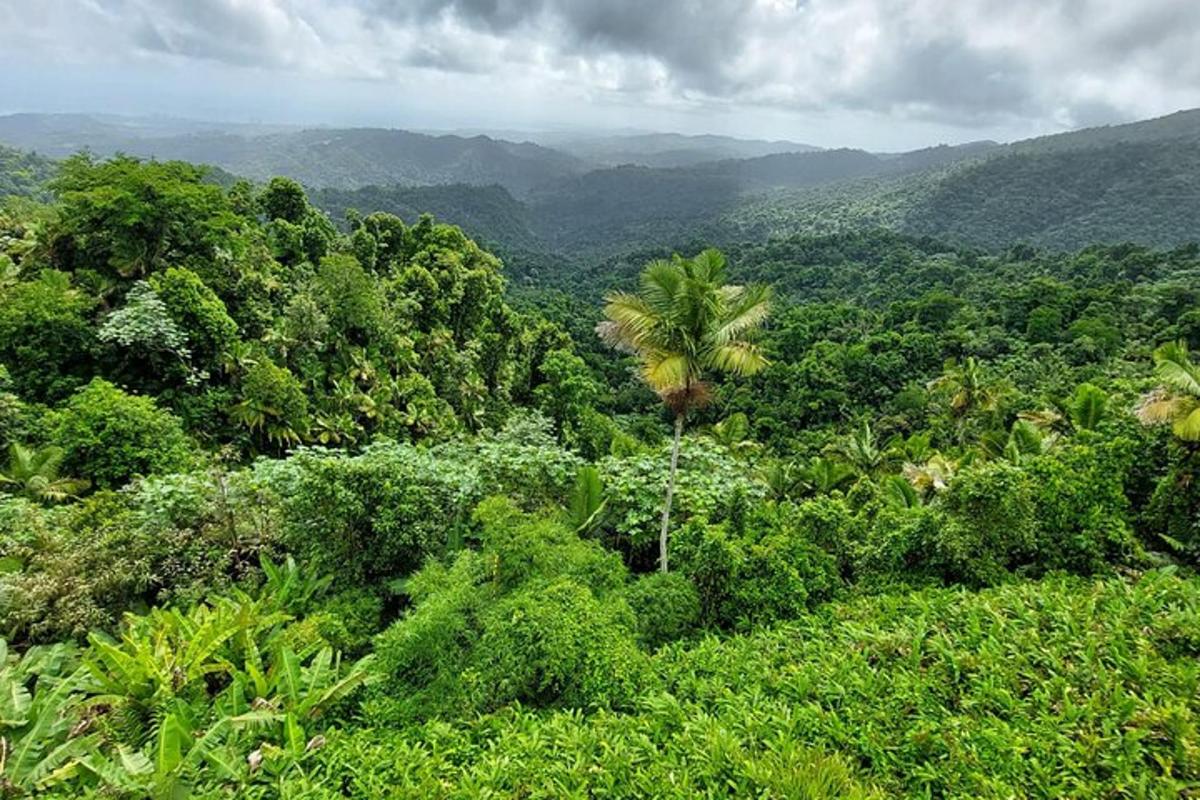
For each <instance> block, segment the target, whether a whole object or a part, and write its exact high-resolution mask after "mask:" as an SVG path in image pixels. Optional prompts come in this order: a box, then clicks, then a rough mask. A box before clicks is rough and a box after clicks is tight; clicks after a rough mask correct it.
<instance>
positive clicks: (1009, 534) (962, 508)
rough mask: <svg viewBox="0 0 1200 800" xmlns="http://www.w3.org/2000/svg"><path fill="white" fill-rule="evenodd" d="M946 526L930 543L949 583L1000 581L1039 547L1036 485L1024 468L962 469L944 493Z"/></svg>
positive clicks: (1002, 465)
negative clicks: (1035, 498) (1034, 493)
mask: <svg viewBox="0 0 1200 800" xmlns="http://www.w3.org/2000/svg"><path fill="white" fill-rule="evenodd" d="M941 508H942V510H943V511H944V513H945V521H946V523H945V526H944V527H943V528H942V530H941V531H940V532H939V534H938V535H937V537H936V538H935V539H934V540H933V541H931V542H928V543H927V546H928V548H929V551H928V556H927V557H928V559H929V563H930V565H931V566H932V568H933V569H934V570H935V572H937V573H938V574H940V575H941V576H942V578H943V579H944V580H946V581H948V582H952V583H955V582H961V583H965V584H967V585H969V586H987V585H990V584H994V583H999V582H1000V581H1002V580H1003V579H1004V578H1005V577H1006V576H1007V574H1008V572H1009V571H1010V570H1012V569H1013V568H1015V567H1017V566H1018V565H1020V564H1022V563H1027V562H1028V561H1029V559H1030V558H1031V556H1032V555H1033V553H1034V551H1035V547H1036V537H1037V522H1036V519H1035V514H1036V506H1035V504H1034V498H1033V486H1032V481H1031V480H1030V477H1029V476H1028V475H1027V474H1026V473H1025V472H1023V471H1022V470H1021V469H1020V468H1019V467H1016V466H1014V465H1012V464H1008V463H1005V462H993V463H986V464H977V465H973V466H971V467H968V468H967V469H964V470H963V471H962V472H960V473H958V475H957V476H956V477H955V479H954V481H953V482H952V483H951V484H950V488H949V489H947V490H946V492H945V493H944V494H943V495H942V496H941Z"/></svg>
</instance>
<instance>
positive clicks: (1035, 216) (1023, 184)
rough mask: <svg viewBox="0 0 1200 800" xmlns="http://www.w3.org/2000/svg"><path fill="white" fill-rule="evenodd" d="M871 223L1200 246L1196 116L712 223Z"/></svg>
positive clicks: (806, 228) (768, 230) (1049, 241)
mask: <svg viewBox="0 0 1200 800" xmlns="http://www.w3.org/2000/svg"><path fill="white" fill-rule="evenodd" d="M915 156H916V154H915V153H909V154H903V155H900V156H898V158H900V159H907V160H909V161H910V162H913V163H915V161H916V160H917V159H915ZM872 226H881V227H886V228H890V229H892V230H897V231H901V232H904V233H911V234H918V235H931V236H937V237H940V238H943V239H945V240H947V241H951V242H954V243H957V244H962V245H968V246H974V247H982V248H986V249H989V250H996V249H1001V248H1004V247H1007V246H1009V245H1011V244H1013V243H1015V242H1024V243H1028V244H1033V245H1037V246H1042V247H1046V248H1050V249H1056V250H1069V249H1074V248H1078V247H1081V246H1084V245H1087V244H1092V243H1099V242H1108V243H1115V242H1122V241H1132V242H1137V243H1139V244H1144V245H1153V246H1160V247H1170V246H1174V245H1178V244H1182V243H1185V242H1191V241H1197V240H1200V110H1197V111H1186V112H1180V113H1177V114H1172V115H1170V116H1167V117H1161V118H1158V119H1153V120H1147V121H1145V122H1138V123H1131V124H1128V125H1118V126H1110V127H1103V128H1092V129H1086V130H1082V131H1074V132H1071V133H1064V134H1058V135H1054V136H1045V137H1039V138H1036V139H1029V140H1025V141H1021V142H1015V143H1013V144H1009V145H1004V146H983V147H981V148H979V149H978V150H977V151H976V153H975V155H974V156H973V157H968V158H963V159H959V160H957V161H954V160H946V159H942V161H941V163H939V164H932V165H931V166H930V167H929V168H928V169H924V170H914V171H912V172H909V173H903V172H900V173H898V174H896V175H890V176H889V175H878V176H872V177H870V178H868V179H865V180H851V181H846V182H841V183H838V184H834V185H827V186H823V187H820V188H817V189H811V190H800V191H792V192H787V191H780V192H774V193H771V192H767V193H761V194H759V195H757V196H755V197H751V198H746V199H745V200H744V202H742V203H740V204H738V205H737V206H736V207H734V208H733V209H732V210H731V211H728V212H726V214H725V215H724V218H723V219H722V221H721V223H720V224H719V225H718V226H717V227H718V228H720V229H722V230H727V231H728V232H729V233H728V235H729V236H730V237H731V238H736V237H742V238H753V239H761V238H765V237H768V236H786V235H789V234H793V233H822V234H824V233H835V232H839V231H847V230H856V229H862V228H864V227H872Z"/></svg>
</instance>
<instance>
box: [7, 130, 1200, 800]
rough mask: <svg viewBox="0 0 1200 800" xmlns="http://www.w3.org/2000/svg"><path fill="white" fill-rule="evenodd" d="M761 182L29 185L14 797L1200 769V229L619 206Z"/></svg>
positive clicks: (871, 782) (21, 206) (11, 634)
mask: <svg viewBox="0 0 1200 800" xmlns="http://www.w3.org/2000/svg"><path fill="white" fill-rule="evenodd" d="M1109 147H1112V148H1134V149H1136V148H1142V147H1151V148H1153V147H1154V145H1146V144H1144V143H1142V144H1130V145H1111V146H1109V145H1106V146H1105V147H1104V148H1102V149H1103V150H1107V149H1108V148H1109ZM818 155H822V154H818ZM1077 155H1078V154H1077V153H1076V152H1074V151H1071V152H1069V153H1064V154H1062V157H1064V158H1073V157H1076V156H1077ZM804 157H806V156H797V157H796V158H804ZM845 157H847V154H845V153H842V154H837V153H834V154H832V156H831V158H833V159H841V158H845ZM850 157H851V158H854V159H858V158H859V156H857V155H854V156H850ZM1048 157H1050V155H1048V154H1035V155H1029V156H1024V155H1012V154H1010V155H1005V156H1001V157H999V158H997V159H988V160H984V161H981V162H979V164H978V165H977V166H975V165H973V166H966V165H952V166H949V167H946V166H941V167H938V169H939V170H945V175H946V177H945V179H944V180H945V184H944V185H948V186H955V185H958V186H965V185H966V184H963V183H958V184H955V183H953V182H952V181H960V182H961V181H963V180H966V177H965V176H969V175H972V174H993V175H995V179H996V180H997V181H998V182H1003V181H1004V180H1005V178H1004V176H1006V175H1011V176H1013V177H1012V178H1011V182H1012V184H1013V185H1017V184H1019V183H1020V182H1021V180H1020V178H1019V176H1020V174H1021V173H1020V171H1019V170H1017V169H1016V168H1015V167H1014V166H1013V163H1018V164H1033V163H1039V164H1041V167H1039V168H1038V172H1041V171H1043V170H1044V169H1049V168H1050V167H1049V166H1048V165H1047V163H1046V162H1039V161H1037V159H1042V158H1048ZM1058 157H1059V156H1057V155H1055V156H1054V158H1058ZM769 158H775V157H774V156H770V157H769ZM787 158H788V159H790V158H792V157H790V156H789V157H787ZM871 158H878V157H875V156H871ZM933 158H934V160H937V158H936V157H933ZM1146 158H1149V156H1146ZM1010 159H1032V160H1021V161H1019V162H1012V161H1010ZM3 163H4V164H5V165H6V169H10V168H13V165H15V169H14V172H13V173H12V174H25V172H26V171H27V170H29V169H34V172H33V173H31V174H33V175H36V174H37V170H38V169H42V168H44V167H45V166H46V165H45V164H44V162H41V161H40V160H37V159H33V160H32V161H30V160H28V159H25V158H24V157H14V158H12V159H8V160H6V161H4V162H3ZM821 163H830V162H829V161H824V162H821ZM1054 163H1058V162H1054ZM1164 168H1165V167H1164ZM726 169H728V168H727V167H723V166H710V168H709V169H708V171H707V172H706V171H704V170H696V171H686V170H683V171H672V172H671V173H670V174H671V175H673V176H675V177H676V178H678V181H677V182H671V181H665V182H664V181H659V180H655V175H657V174H658V173H657V172H656V171H655V170H652V169H650V168H645V167H625V168H620V169H616V170H609V171H604V172H597V173H592V174H591V175H590V176H584V177H583V178H580V179H578V180H577V181H576V182H572V183H571V184H569V185H573V186H575V187H576V191H577V204H576V205H568V204H566V197H567V196H566V195H562V197H563V198H564V199H563V207H561V208H558V209H555V213H557V214H559V217H557V219H558V220H559V221H558V222H557V223H556V227H555V228H553V229H551V230H552V231H557V233H556V234H555V235H558V236H560V237H561V240H560V242H559V244H560V246H564V247H565V246H567V245H568V243H569V242H572V241H576V239H575V238H573V237H579V238H578V240H579V241H589V242H597V243H599V242H603V241H605V237H609V236H622V237H624V236H628V235H630V234H629V232H630V231H641V232H642V233H643V234H644V235H645V236H646V237H647V238H645V239H639V240H631V241H628V242H626V243H625V246H624V247H623V248H622V252H623V254H621V255H616V256H612V257H610V258H607V259H599V258H595V257H586V258H585V257H581V258H578V259H577V260H574V261H571V262H566V263H559V262H555V261H554V260H553V259H547V260H545V261H541V262H538V263H537V268H536V269H531V270H528V271H526V272H520V270H519V269H516V268H514V267H511V266H510V267H509V268H508V269H507V270H506V269H505V266H504V265H503V264H502V262H501V260H500V259H499V258H498V257H497V256H496V255H494V254H492V253H491V252H489V251H488V250H487V249H485V248H484V247H481V246H480V245H479V244H478V243H476V242H475V241H473V240H472V238H471V237H469V236H467V235H466V234H465V233H464V232H463V231H462V230H461V229H460V228H459V227H457V226H456V225H453V224H450V223H451V222H453V221H455V219H454V217H453V216H452V214H453V213H457V210H459V209H465V210H467V211H469V214H464V222H468V221H469V223H470V224H472V225H475V226H478V227H479V228H485V227H488V228H492V229H494V230H497V231H505V232H506V233H504V234H503V235H505V236H507V237H508V238H507V239H502V238H500V237H501V234H500V233H497V235H496V238H495V239H494V240H491V241H496V242H497V243H498V244H501V245H502V248H513V249H514V250H515V249H517V248H521V247H531V246H533V244H535V243H537V242H544V241H545V240H546V236H547V230H546V229H540V228H539V227H538V226H539V225H540V224H544V223H541V222H539V221H538V220H537V219H536V218H530V217H528V216H526V212H527V211H528V209H529V208H530V207H527V206H523V205H521V204H520V203H518V202H517V201H516V200H514V199H513V197H512V195H511V194H509V193H508V192H506V191H505V190H504V189H502V188H500V187H493V188H491V189H490V190H488V191H486V192H483V191H479V190H477V189H475V188H471V187H464V186H449V187H421V188H415V189H414V188H395V187H392V188H374V187H367V188H363V189H360V190H357V191H334V190H328V191H322V192H314V193H312V194H309V193H307V192H306V191H305V190H304V189H303V187H302V186H301V185H300V184H298V183H297V182H296V181H294V180H291V179H288V178H274V179H271V180H268V181H264V182H262V183H260V184H253V183H250V182H248V181H245V180H235V181H232V182H230V181H229V180H227V179H226V178H225V177H223V176H221V175H219V174H214V173H212V172H211V171H209V170H207V169H205V168H203V167H199V166H195V165H192V164H188V163H182V162H172V161H159V162H153V161H140V160H138V159H135V158H131V157H118V158H113V159H103V158H97V157H93V156H87V155H80V156H75V157H71V158H68V159H66V160H65V161H64V162H62V163H61V165H60V166H59V169H58V171H57V172H56V174H55V177H54V178H53V179H52V180H51V181H50V183H49V184H48V185H47V186H46V187H45V190H46V191H47V192H49V194H47V195H46V196H44V197H43V198H41V199H39V198H38V197H37V192H33V194H34V195H35V196H34V197H33V198H30V197H22V198H9V199H6V200H4V201H2V202H0V447H2V448H3V458H2V459H0V793H2V794H4V795H5V796H13V797H61V798H67V797H72V798H76V797H96V798H111V797H116V798H154V799H155V800H158V799H159V798H172V799H173V800H174V799H175V798H189V797H190V798H213V799H214V800H215V798H224V797H239V798H241V797H247V798H258V797H261V798H273V797H312V798H335V797H364V798H366V797H379V796H385V795H386V796H394V797H411V798H428V797H447V798H450V797H476V796H496V797H545V798H551V797H554V798H557V797H564V796H596V797H646V798H649V797H679V798H690V797H696V796H712V797H723V796H738V797H742V796H762V797H779V798H784V797H787V798H791V797H809V798H844V797H863V798H876V797H878V798H882V797H912V798H928V797H1018V796H1019V797H1047V798H1049V797H1096V798H1100V797H1115V796H1136V797H1164V798H1165V797H1180V796H1186V795H1187V794H1188V793H1189V792H1194V791H1196V790H1197V788H1198V787H1200V755H1198V754H1200V734H1198V733H1197V731H1198V729H1200V728H1198V726H1200V671H1198V670H1197V668H1196V658H1197V656H1198V655H1200V636H1198V635H1197V631H1200V579H1198V578H1197V577H1196V576H1195V568H1196V566H1197V565H1198V564H1200V480H1198V479H1197V469H1198V468H1200V365H1198V364H1197V361H1196V357H1195V355H1194V353H1195V350H1196V348H1198V347H1200V248H1198V247H1197V246H1196V245H1183V246H1179V247H1174V248H1171V249H1165V248H1153V247H1147V246H1143V245H1138V244H1132V243H1126V244H1111V245H1110V244H1102V243H1097V244H1093V245H1089V246H1086V247H1082V248H1080V249H1078V250H1075V251H1072V252H1067V253H1060V252H1052V251H1047V250H1038V249H1035V248H1032V247H1029V246H1026V245H1022V244H1019V243H1016V242H1013V243H1008V244H1006V245H1005V246H1003V247H999V246H997V247H995V248H994V249H993V251H992V252H987V251H984V250H980V249H974V248H969V247H964V246H962V245H960V244H956V243H953V242H948V241H945V240H943V239H940V238H936V237H924V236H921V237H917V236H912V235H908V234H904V233H898V232H894V231H885V230H879V229H875V230H871V231H867V232H863V231H855V232H841V233H835V234H830V235H823V236H812V235H791V236H785V237H780V238H776V239H773V240H770V241H767V240H757V241H755V240H746V241H743V242H739V243H732V244H731V246H729V247H728V248H726V251H725V252H724V253H722V252H720V251H717V250H714V249H710V248H709V249H706V248H704V247H703V246H702V244H700V243H699V242H698V243H696V244H695V245H694V246H688V247H687V248H684V249H682V250H681V253H680V254H677V255H675V256H673V257H671V256H670V255H669V254H670V249H671V248H672V247H673V245H674V244H675V242H672V241H667V240H665V239H663V240H660V241H652V240H651V239H650V238H649V237H651V236H654V235H656V231H657V229H656V228H654V227H653V225H652V224H651V220H639V219H638V218H637V216H636V215H635V214H632V213H630V212H629V211H628V210H627V209H626V208H621V207H618V206H616V205H613V206H611V207H609V206H606V205H604V204H606V203H609V202H610V198H611V197H612V196H613V195H612V194H610V193H608V192H606V191H604V186H605V181H606V180H609V179H610V178H611V177H612V176H613V175H617V176H619V177H617V178H612V179H613V180H614V181H615V182H617V183H619V184H621V185H628V182H633V183H634V184H635V185H638V186H640V187H642V188H643V189H644V191H645V192H646V193H647V194H648V195H649V197H650V200H652V201H653V202H654V203H656V204H658V206H660V207H661V215H662V216H660V217H659V219H666V220H675V221H677V222H679V223H680V225H681V226H682V223H683V221H685V220H687V219H691V218H693V217H692V215H694V216H695V218H697V219H703V218H704V214H710V213H711V214H715V215H716V216H713V217H710V218H712V219H723V218H725V216H724V215H728V214H730V213H732V212H731V211H729V210H728V209H726V208H724V207H721V206H720V204H719V203H718V202H717V201H715V200H714V198H713V197H711V196H709V195H707V194H705V193H704V192H702V191H699V190H702V189H703V188H704V187H705V186H706V185H715V184H719V183H720V182H721V181H728V180H735V181H736V180H740V178H738V177H737V175H734V174H732V173H729V172H723V170H726ZM737 169H739V170H740V169H743V167H738V168H737ZM975 170H994V172H993V173H977V172H974V171H975ZM1114 171H1116V170H1115V169H1109V170H1106V171H1105V174H1104V175H1103V176H1100V175H1097V176H1094V180H1100V179H1101V178H1103V179H1106V180H1107V179H1109V178H1111V177H1114V176H1113V174H1112V173H1113V172H1114ZM1116 172H1117V175H1116V176H1115V177H1116V178H1117V179H1120V173H1119V171H1116ZM0 174H5V173H0ZM764 174H765V173H764ZM808 174H809V175H811V174H812V173H808ZM939 174H941V173H939ZM802 179H804V180H807V179H808V178H802ZM892 179H895V180H898V181H903V180H906V178H904V177H902V176H901V177H897V176H892V178H886V177H879V176H874V177H869V178H865V179H863V180H865V181H867V182H869V184H870V185H871V186H874V187H879V186H882V185H887V181H888V180H892ZM1064 180H1065V179H1064ZM1081 180H1082V177H1081ZM706 182H710V183H706ZM711 182H715V183H711ZM9 185H15V186H16V187H17V190H18V191H19V192H22V193H26V194H28V193H29V192H28V191H27V190H28V187H29V182H28V181H26V182H23V183H19V184H17V183H12V182H11V179H10V184H9ZM33 185H35V186H37V185H40V183H39V182H38V181H36V180H35V181H33ZM564 185H567V184H564ZM826 188H828V187H826ZM938 191H939V188H938V186H931V187H930V188H929V194H928V197H937V196H938V194H937V192H938ZM959 191H961V192H967V189H965V188H964V189H960V190H959ZM1064 191H1065V188H1064ZM655 192H657V194H655ZM1119 196H1121V197H1128V195H1119ZM964 197H967V198H970V197H973V195H971V194H969V192H968V193H966V194H965V195H964ZM1160 200H1162V201H1163V202H1165V193H1164V194H1163V195H1161V196H1160ZM317 201H319V203H320V204H321V205H326V206H328V207H330V208H333V209H336V211H337V212H338V214H339V217H340V219H339V220H337V221H336V222H335V220H334V219H332V218H331V217H330V216H329V215H327V214H326V213H325V212H324V211H323V210H321V208H320V205H318V202H317ZM538 202H543V201H538ZM964 202H965V201H964ZM706 204H712V207H711V208H710V207H709V206H708V205H706ZM596 205H601V206H604V207H605V208H607V209H608V211H607V213H608V214H609V215H610V216H611V217H612V218H613V219H614V220H615V222H613V223H612V224H613V225H614V227H613V228H612V230H611V231H608V230H606V229H605V227H604V226H603V224H601V223H600V222H599V220H597V221H596V222H594V223H593V224H592V225H591V227H578V226H581V225H582V223H579V222H577V220H581V219H583V218H584V217H586V215H587V214H588V208H590V207H593V206H596ZM948 205H949V206H953V205H954V204H948ZM380 207H387V208H389V209H395V210H396V211H398V212H400V213H401V214H402V216H403V218H402V216H397V215H395V214H392V213H386V212H384V211H381V210H380ZM438 208H442V209H445V213H446V216H447V217H448V219H447V220H441V219H434V218H432V217H430V216H428V215H422V214H421V213H420V212H422V211H427V210H430V209H435V210H436V209H438ZM680 208H682V209H684V211H683V212H680V211H679V209H680ZM705 209H708V210H707V211H706V210H705ZM956 211H959V209H956ZM702 212H703V213H702ZM546 213H549V211H548V210H547V212H546ZM947 213H949V212H947ZM961 213H963V214H966V210H961ZM1014 213H1016V212H1015V210H1014ZM672 215H675V216H672ZM984 217H985V215H984V214H982V213H980V214H978V215H977V216H974V217H969V218H970V219H974V220H976V221H978V222H979V223H980V224H982V223H983V222H984V221H985V220H984ZM967 219H968V217H967V216H964V217H962V220H963V221H962V222H961V223H960V226H966V225H967V224H968V223H967V221H966V220H967ZM643 223H645V224H644V225H643ZM1181 224H1182V223H1181ZM965 229H966V228H965V227H960V228H958V230H965ZM664 230H665V227H664ZM686 235H694V236H697V237H699V236H706V235H707V234H706V233H705V229H704V228H703V227H693V228H689V229H688V230H687V231H684V230H677V231H675V236H677V237H683V236H686ZM714 235H716V234H715V233H714ZM597 246H598V245H597ZM655 254H662V255H665V256H667V257H666V258H663V259H655V258H654V255H655ZM506 271H507V272H508V274H510V275H514V274H515V275H518V276H519V279H518V280H514V281H513V282H512V284H510V282H509V280H508V279H507V278H506V274H505V273H506Z"/></svg>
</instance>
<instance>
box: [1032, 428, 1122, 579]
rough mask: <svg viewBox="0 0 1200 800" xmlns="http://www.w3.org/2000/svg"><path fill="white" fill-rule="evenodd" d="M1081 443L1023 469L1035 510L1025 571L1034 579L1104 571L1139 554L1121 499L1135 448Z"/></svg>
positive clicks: (1094, 440) (1118, 441) (1118, 442)
mask: <svg viewBox="0 0 1200 800" xmlns="http://www.w3.org/2000/svg"><path fill="white" fill-rule="evenodd" d="M1081 438H1082V439H1083V441H1080V442H1076V443H1072V444H1070V445H1068V446H1065V447H1060V448H1058V449H1057V450H1055V451H1053V452H1052V453H1051V454H1048V455H1043V456H1038V457H1036V458H1033V459H1030V460H1029V462H1028V463H1027V464H1026V465H1025V469H1026V472H1027V473H1028V474H1029V476H1030V478H1031V482H1032V487H1033V499H1034V504H1035V507H1036V520H1037V527H1036V543H1035V550H1036V552H1035V553H1034V555H1033V559H1032V562H1031V563H1030V564H1029V566H1028V568H1027V569H1028V571H1030V572H1032V573H1034V574H1042V573H1045V572H1047V571H1050V570H1067V571H1069V572H1075V573H1078V574H1081V575H1089V574H1093V573H1097V572H1104V571H1106V570H1108V569H1110V565H1111V564H1113V563H1119V562H1122V561H1128V560H1129V559H1130V558H1131V557H1132V556H1133V555H1134V554H1135V553H1136V552H1137V546H1136V543H1135V541H1134V538H1133V530H1132V528H1131V527H1130V522H1129V519H1130V509H1129V500H1128V499H1127V498H1126V495H1125V482H1126V477H1127V475H1128V474H1129V469H1130V466H1131V463H1132V456H1133V446H1132V445H1133V443H1132V442H1131V441H1130V440H1128V439H1124V438H1120V437H1118V438H1112V439H1101V438H1099V437H1096V436H1092V435H1087V436H1082V437H1081Z"/></svg>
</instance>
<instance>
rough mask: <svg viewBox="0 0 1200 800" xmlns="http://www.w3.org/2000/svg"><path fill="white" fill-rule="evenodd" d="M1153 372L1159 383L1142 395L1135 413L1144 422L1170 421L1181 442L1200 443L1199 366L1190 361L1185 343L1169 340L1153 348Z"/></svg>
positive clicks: (1165, 422) (1160, 422) (1161, 422)
mask: <svg viewBox="0 0 1200 800" xmlns="http://www.w3.org/2000/svg"><path fill="white" fill-rule="evenodd" d="M1154 365H1155V369H1154V373H1155V375H1157V376H1158V380H1159V381H1160V383H1161V385H1160V386H1159V387H1158V388H1157V389H1154V390H1153V391H1151V392H1149V393H1148V394H1146V395H1145V396H1143V397H1142V401H1141V402H1140V403H1139V404H1138V407H1137V416H1138V419H1140V420H1141V421H1142V422H1143V423H1144V424H1146V425H1166V424H1170V426H1171V430H1172V431H1174V433H1175V435H1176V436H1177V437H1179V439H1180V441H1183V442H1187V443H1189V444H1195V443H1197V442H1200V366H1197V365H1196V364H1193V363H1192V360H1191V358H1190V357H1189V355H1188V349H1187V343H1186V342H1182V341H1179V342H1170V343H1168V344H1164V345H1163V346H1162V347H1160V348H1158V349H1157V350H1155V351H1154Z"/></svg>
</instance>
